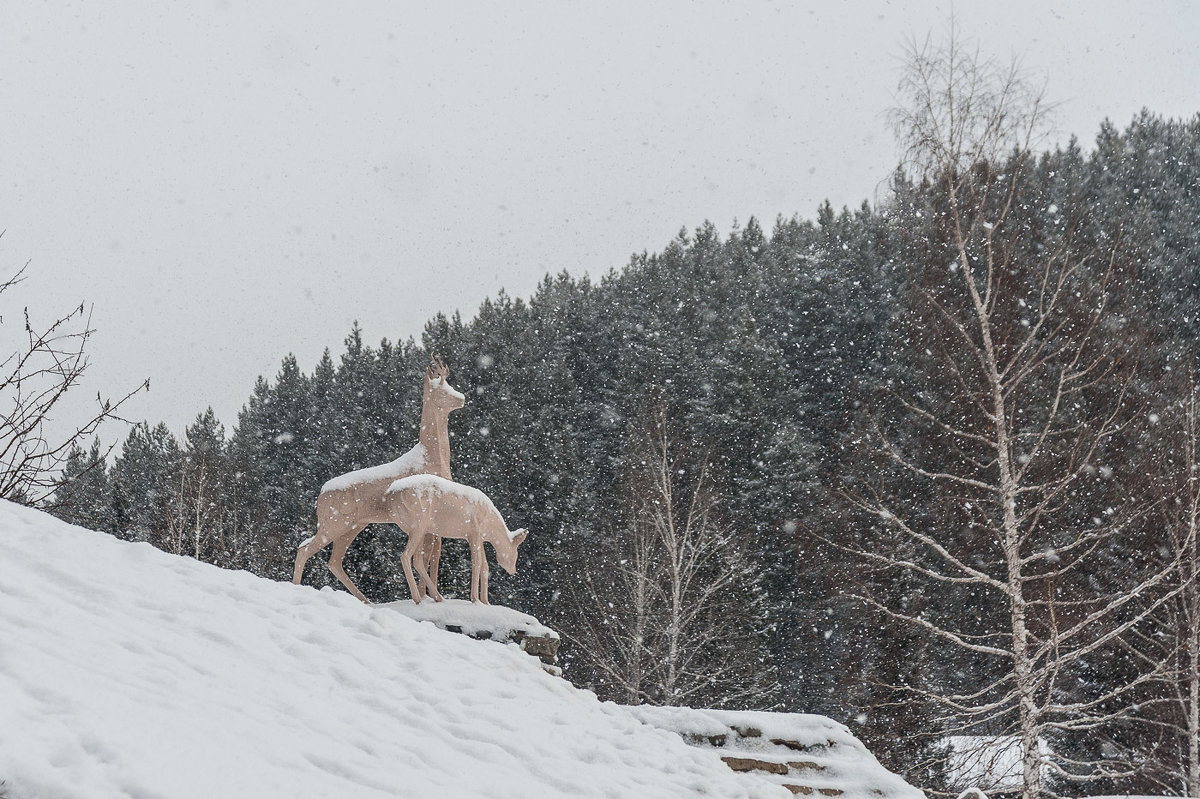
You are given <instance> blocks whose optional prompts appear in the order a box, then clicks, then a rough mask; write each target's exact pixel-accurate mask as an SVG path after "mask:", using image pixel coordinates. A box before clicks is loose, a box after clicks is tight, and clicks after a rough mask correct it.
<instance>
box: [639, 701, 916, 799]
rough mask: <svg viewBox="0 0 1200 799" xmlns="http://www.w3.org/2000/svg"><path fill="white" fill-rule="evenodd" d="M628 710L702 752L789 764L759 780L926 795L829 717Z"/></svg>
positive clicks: (903, 798) (851, 792)
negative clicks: (695, 746)
mask: <svg viewBox="0 0 1200 799" xmlns="http://www.w3.org/2000/svg"><path fill="white" fill-rule="evenodd" d="M629 710H630V712H631V713H633V715H634V716H636V717H637V718H639V719H641V720H642V722H643V723H645V724H648V725H650V726H652V727H655V728H657V729H661V730H670V731H672V732H674V733H676V734H677V735H680V736H683V737H684V738H685V739H686V740H689V741H691V742H692V743H694V744H696V745H698V746H700V747H701V751H712V752H714V753H716V754H718V755H724V756H727V757H729V756H732V757H749V758H753V759H754V760H758V761H762V762H765V763H774V764H780V765H783V766H788V771H789V773H788V774H780V775H774V774H767V773H765V772H760V773H756V774H755V775H754V778H755V779H763V780H771V781H773V782H776V783H778V784H780V785H783V784H792V785H796V784H800V785H803V786H805V787H806V788H808V789H811V790H813V791H816V792H817V794H819V795H836V796H838V797H839V799H925V794H924V793H923V792H922V791H920V790H919V789H917V788H914V787H913V786H911V785H909V784H908V783H907V782H905V781H904V780H903V779H902V778H900V777H898V776H896V775H895V774H893V773H891V772H890V771H888V770H887V769H885V768H884V767H883V766H882V765H881V764H880V763H879V761H878V760H876V759H875V756H874V755H872V754H871V753H870V752H869V751H867V748H866V747H865V746H863V745H862V743H861V742H860V741H859V740H858V739H857V738H855V737H854V735H853V734H851V732H850V730H848V729H847V728H846V727H845V725H842V724H838V723H837V722H836V721H834V720H833V719H829V718H826V717H825V716H814V715H808V714H804V713H764V712H753V711H732V710H697V709H693V708H686V707H651V706H648V705H642V706H639V707H632V708H630V709H629Z"/></svg>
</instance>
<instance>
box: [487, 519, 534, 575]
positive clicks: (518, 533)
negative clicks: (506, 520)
mask: <svg viewBox="0 0 1200 799" xmlns="http://www.w3.org/2000/svg"><path fill="white" fill-rule="evenodd" d="M527 535H529V531H528V530H526V529H525V528H524V527H522V528H521V529H520V530H511V531H508V535H507V536H504V537H503V538H502V540H501V542H500V546H496V542H495V541H493V542H492V549H494V550H495V551H496V562H497V563H499V564H500V567H501V568H503V569H504V571H506V572H508V573H509V574H516V573H517V547H519V546H520V545H521V542H522V541H524V540H525V536H527ZM504 539H507V541H508V546H505V545H504V543H503V540H504Z"/></svg>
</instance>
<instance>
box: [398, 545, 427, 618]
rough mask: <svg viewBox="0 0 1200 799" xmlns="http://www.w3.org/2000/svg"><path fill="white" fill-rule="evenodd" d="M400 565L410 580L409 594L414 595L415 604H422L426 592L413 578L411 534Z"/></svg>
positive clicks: (401, 555)
mask: <svg viewBox="0 0 1200 799" xmlns="http://www.w3.org/2000/svg"><path fill="white" fill-rule="evenodd" d="M400 566H401V567H402V568H403V569H404V579H405V580H406V581H407V582H408V594H409V596H411V597H412V601H413V604H414V605H419V604H421V600H422V599H424V598H425V594H424V593H423V592H422V591H421V590H420V589H419V588H418V587H417V581H416V580H414V579H413V573H412V567H413V540H412V537H411V536H409V539H408V543H407V544H406V545H405V546H404V551H403V552H401V553H400Z"/></svg>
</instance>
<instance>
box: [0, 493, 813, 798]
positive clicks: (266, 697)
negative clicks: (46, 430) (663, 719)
mask: <svg viewBox="0 0 1200 799" xmlns="http://www.w3.org/2000/svg"><path fill="white" fill-rule="evenodd" d="M0 547H2V548H0V780H3V781H5V783H6V784H5V786H4V790H5V791H6V792H7V795H8V796H9V797H11V799H46V798H48V797H55V798H56V799H58V798H59V797H103V798H104V799H114V797H171V799H182V798H183V797H206V798H207V797H214V796H221V797H255V798H256V799H263V798H264V797H275V796H278V797H290V798H294V797H305V798H306V799H308V798H311V797H326V796H328V797H333V796H337V797H342V798H348V797H384V796H388V797H397V796H399V797H407V796H414V797H415V796H425V797H474V796H480V797H482V796H487V797H539V798H540V797H557V796H562V797H568V796H569V797H612V798H613V799H615V798H617V797H639V799H644V798H645V797H672V798H673V799H674V798H676V797H686V796H709V797H786V796H790V795H791V794H790V793H789V792H788V791H786V790H785V789H783V788H781V787H779V786H774V785H770V784H768V783H766V782H763V781H759V780H757V778H751V777H747V776H744V775H742V776H739V775H736V774H734V773H733V772H731V771H730V770H729V769H728V768H726V766H725V765H724V764H723V763H722V762H721V760H720V759H719V758H718V756H717V755H715V754H712V753H709V752H704V751H701V750H698V749H695V748H693V747H689V746H687V745H686V744H684V743H683V741H682V740H681V739H679V738H678V737H677V736H675V735H673V734H672V733H670V732H664V731H659V730H655V729H652V728H650V727H647V726H644V725H642V724H640V723H639V722H638V721H637V720H635V719H634V718H633V716H632V715H631V714H630V713H629V712H628V711H627V710H625V709H623V708H620V707H618V706H615V705H611V704H603V703H600V702H598V701H597V700H596V699H595V697H594V696H593V695H592V694H590V693H588V692H586V691H580V690H577V689H575V688H573V687H572V686H571V685H570V684H569V683H568V682H566V681H565V680H562V679H559V678H555V677H553V676H550V675H549V674H547V673H546V672H544V671H543V670H542V668H541V666H540V665H539V662H538V661H537V660H536V659H534V658H532V657H530V656H529V655H526V654H525V653H523V652H521V651H520V650H519V649H517V648H516V647H515V646H513V645H504V644H499V643H492V642H486V641H474V640H471V639H468V638H466V637H464V636H460V635H455V634H453V633H448V632H444V631H442V630H439V629H437V628H435V627H434V626H432V625H431V624H425V623H419V622H416V621H413V620H411V619H409V618H406V617H405V616H403V615H401V614H399V613H396V612H394V611H389V610H388V609H386V608H371V607H367V606H365V605H362V604H360V603H359V602H358V601H357V600H355V599H353V598H352V597H350V596H349V595H348V594H345V593H342V592H334V591H322V592H318V591H314V590H313V589H311V588H302V587H297V586H293V585H290V584H287V583H275V582H271V581H268V580H263V579H260V578H257V577H254V576H252V575H250V574H247V573H240V572H228V571H222V570H219V569H216V568H214V567H211V566H207V565H204V564H201V563H198V562H196V561H194V560H190V559H187V558H181V557H174V556H170V555H167V554H164V553H162V552H159V551H157V550H154V549H152V548H151V547H150V546H148V545H145V544H128V543H124V542H121V541H117V540H116V539H114V538H111V537H109V536H107V535H103V534H100V533H94V532H90V531H87V530H83V529H80V528H77V527H71V526H69V525H66V524H64V523H62V522H60V521H58V520H56V519H54V518H52V517H50V516H47V515H45V514H43V513H39V512H37V511H32V510H29V509H27V508H22V507H18V506H16V505H12V504H9V503H6V502H0Z"/></svg>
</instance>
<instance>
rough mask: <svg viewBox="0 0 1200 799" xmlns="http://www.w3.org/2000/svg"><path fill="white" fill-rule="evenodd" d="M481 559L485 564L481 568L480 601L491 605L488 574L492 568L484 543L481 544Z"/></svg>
mask: <svg viewBox="0 0 1200 799" xmlns="http://www.w3.org/2000/svg"><path fill="white" fill-rule="evenodd" d="M479 561H480V563H482V564H483V565H482V566H481V567H480V569H479V571H480V575H479V578H480V579H479V601H480V602H482V603H483V604H485V605H490V604H491V602H489V601H488V575H489V574H491V573H492V570H491V567H490V566H488V562H487V550H485V549H484V548H483V544H480V545H479Z"/></svg>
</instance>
